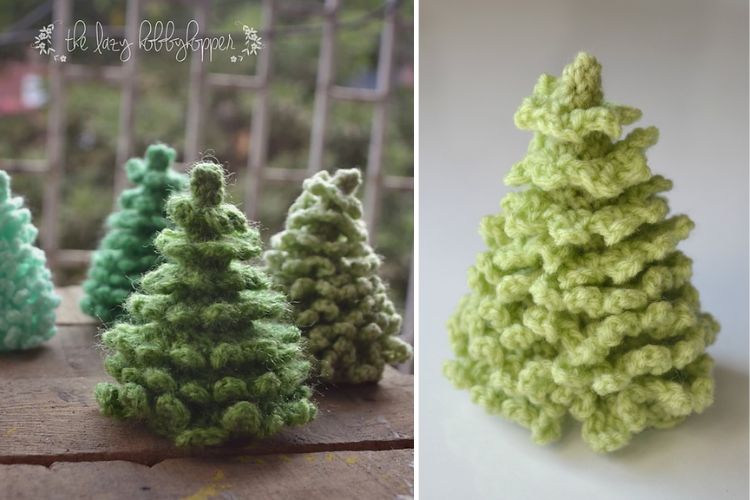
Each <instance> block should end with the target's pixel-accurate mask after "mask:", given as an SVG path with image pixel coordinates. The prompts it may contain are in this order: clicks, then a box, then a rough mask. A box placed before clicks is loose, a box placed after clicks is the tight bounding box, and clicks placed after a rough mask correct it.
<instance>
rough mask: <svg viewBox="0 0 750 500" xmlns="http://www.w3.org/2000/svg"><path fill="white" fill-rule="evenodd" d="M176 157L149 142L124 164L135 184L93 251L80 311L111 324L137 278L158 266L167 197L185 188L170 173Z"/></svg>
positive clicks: (181, 176)
mask: <svg viewBox="0 0 750 500" xmlns="http://www.w3.org/2000/svg"><path fill="white" fill-rule="evenodd" d="M175 156H176V153H175V150H174V149H172V148H170V147H169V146H167V145H165V144H152V145H151V146H149V147H148V149H147V150H146V157H145V158H144V159H141V158H131V159H130V160H128V161H127V163H126V164H125V169H126V170H127V175H128V179H130V182H132V183H133V184H135V185H136V187H134V188H132V189H127V190H125V191H123V193H122V194H121V195H120V199H119V200H118V201H119V205H120V210H119V211H117V212H115V213H113V214H112V215H110V216H109V218H108V219H107V228H108V232H107V234H106V236H105V237H104V239H102V241H101V243H100V244H99V249H98V250H97V251H96V252H95V253H94V256H93V259H92V261H91V267H90V268H89V272H88V279H87V280H86V281H85V282H84V283H83V290H84V292H85V295H84V297H83V299H82V300H81V309H82V310H83V312H85V313H86V314H89V315H91V316H94V317H96V318H99V319H100V320H101V321H102V322H104V323H111V322H113V321H114V320H115V319H117V318H118V317H120V316H121V315H122V314H123V312H124V308H123V306H124V304H125V300H126V299H127V298H128V295H130V294H131V293H132V292H133V290H134V286H135V285H136V284H137V283H138V280H139V279H140V277H141V276H142V275H143V274H144V273H145V272H146V271H149V270H151V269H153V268H154V267H155V266H156V265H157V264H158V263H159V255H158V254H157V253H156V250H155V249H154V243H153V241H154V237H156V234H157V233H158V232H159V231H161V230H162V229H164V228H165V227H167V225H168V221H167V218H166V214H165V206H166V203H167V198H168V197H169V195H170V194H171V193H172V192H175V191H180V190H182V189H183V188H184V187H185V185H186V184H187V177H186V176H185V175H184V174H181V173H179V172H176V171H175V170H173V169H172V163H173V162H174V159H175Z"/></svg>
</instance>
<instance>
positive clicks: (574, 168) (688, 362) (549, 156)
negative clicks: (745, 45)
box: [445, 53, 719, 452]
mask: <svg viewBox="0 0 750 500" xmlns="http://www.w3.org/2000/svg"><path fill="white" fill-rule="evenodd" d="M600 74H601V67H600V65H599V63H598V62H597V61H596V59H594V58H593V57H592V56H590V55H588V54H585V53H582V54H579V55H578V57H577V58H576V59H575V61H574V62H573V63H572V64H570V65H569V66H567V67H566V68H565V69H564V71H563V73H562V76H561V77H560V78H555V77H552V76H549V75H543V76H542V77H541V78H540V79H539V82H538V83H537V85H536V87H535V89H534V93H533V95H532V96H530V97H528V98H527V99H525V100H524V101H523V104H522V105H521V107H520V108H519V109H518V111H517V113H516V115H515V122H516V126H517V127H519V128H521V129H526V130H533V131H534V138H533V140H532V141H531V144H530V146H529V149H528V154H527V156H526V157H525V158H524V159H523V160H521V161H520V162H519V163H517V164H516V165H514V166H513V168H512V169H511V171H510V173H509V174H508V176H507V177H506V179H505V180H506V183H507V184H508V185H510V186H521V185H528V186H529V188H528V189H526V190H523V191H518V192H512V193H510V194H508V195H507V196H506V197H505V198H504V199H503V200H502V203H501V205H502V213H501V214H499V215H494V216H489V217H486V218H485V219H484V220H483V221H482V224H481V228H480V232H481V234H482V236H483V238H484V240H485V242H486V244H487V247H488V249H487V250H486V251H485V252H483V253H481V254H480V255H479V256H478V258H477V261H476V264H475V265H474V267H473V268H471V270H470V272H469V285H470V287H471V290H472V291H471V293H469V294H468V295H467V296H465V297H464V298H463V299H462V300H461V302H460V304H459V306H458V310H457V311H456V313H455V315H454V316H453V317H452V319H451V320H450V322H449V325H448V327H449V332H450V339H451V342H452V345H453V349H454V351H455V353H456V359H455V360H453V361H450V362H448V363H447V364H446V367H445V372H446V375H447V376H448V378H449V379H451V380H452V381H453V382H454V383H455V385H456V386H458V387H459V388H465V389H469V390H470V391H471V395H472V398H473V400H474V401H475V402H477V403H479V404H481V405H483V406H484V407H485V408H486V409H487V410H488V411H489V412H491V413H497V414H500V415H502V416H504V417H506V418H509V419H511V420H514V421H516V422H518V423H520V424H521V425H524V426H526V427H528V428H530V429H531V432H532V437H533V439H534V440H535V441H536V442H538V443H547V442H550V441H554V440H557V439H558V438H559V437H560V435H561V432H562V424H563V422H564V420H565V419H566V416H567V415H568V414H569V415H571V416H572V417H573V418H574V419H576V420H578V421H580V422H582V435H583V438H584V440H585V441H586V442H587V443H588V444H589V446H591V447H592V448H593V449H594V450H596V451H602V452H609V451H613V450H616V449H618V448H620V447H622V446H624V445H626V444H627V443H628V442H629V440H630V438H631V436H633V435H634V434H636V433H638V432H641V431H643V430H644V429H646V428H649V427H656V428H666V427H671V426H674V425H676V424H677V423H679V422H681V421H682V420H683V419H685V417H687V416H688V415H689V414H691V413H692V412H701V411H703V410H704V409H705V408H706V407H707V406H709V405H710V404H711V402H712V399H713V395H712V394H713V380H712V377H711V373H710V372H711V366H712V360H711V358H710V357H709V356H708V355H707V354H706V353H705V349H706V346H707V345H709V344H711V343H712V342H713V341H714V339H715V337H716V334H717V332H718V330H719V326H718V324H717V323H716V321H714V319H713V318H712V317H711V316H710V315H708V314H706V313H703V312H701V309H700V304H699V301H698V292H697V291H696V289H695V288H693V286H692V285H691V283H690V278H691V273H692V270H691V261H690V259H689V258H688V257H686V256H685V255H683V253H682V252H680V251H678V250H676V246H677V244H678V242H679V241H680V240H683V239H685V238H686V237H687V236H688V233H689V231H690V230H691V229H692V227H693V223H692V222H691V220H690V219H689V218H688V217H687V216H685V215H676V216H671V217H668V216H667V214H668V211H669V208H668V205H667V200H666V199H665V198H664V197H662V196H659V193H661V192H664V191H667V190H669V189H670V188H671V187H672V183H671V182H670V181H669V180H667V179H665V178H664V177H662V176H659V175H652V173H651V171H650V169H649V167H648V165H647V163H646V155H645V150H646V148H647V147H649V146H651V145H653V144H655V143H656V141H657V129H655V128H653V127H649V128H636V129H634V130H632V131H631V132H630V133H629V134H627V135H626V136H625V137H624V138H622V139H620V135H621V131H622V127H623V125H627V124H630V123H633V122H634V121H636V120H637V119H638V118H640V115H641V113H640V111H639V110H637V109H634V108H630V107H626V106H619V105H615V104H612V103H609V102H606V101H604V100H603V94H602V87H601V76H600Z"/></svg>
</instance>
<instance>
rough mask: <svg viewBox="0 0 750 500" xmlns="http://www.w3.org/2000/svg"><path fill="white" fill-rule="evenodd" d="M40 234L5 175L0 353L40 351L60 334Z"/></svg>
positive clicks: (0, 199) (0, 219)
mask: <svg viewBox="0 0 750 500" xmlns="http://www.w3.org/2000/svg"><path fill="white" fill-rule="evenodd" d="M36 236H37V229H36V227H34V225H33V224H32V223H31V212H29V209H28V208H26V207H24V203H23V198H21V197H20V196H11V191H10V176H8V174H6V173H5V172H4V171H2V170H0V351H13V350H17V349H29V348H32V347H35V346H37V345H39V344H41V343H42V342H44V341H45V340H47V339H49V338H50V337H52V336H53V335H54V334H55V308H56V307H57V306H58V305H59V304H60V298H59V297H58V296H57V295H55V290H54V285H53V284H52V276H51V274H50V271H49V269H48V268H47V265H46V258H45V255H44V252H43V251H42V250H40V249H39V248H37V247H35V246H34V240H36Z"/></svg>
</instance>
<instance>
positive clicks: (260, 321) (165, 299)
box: [95, 163, 316, 446]
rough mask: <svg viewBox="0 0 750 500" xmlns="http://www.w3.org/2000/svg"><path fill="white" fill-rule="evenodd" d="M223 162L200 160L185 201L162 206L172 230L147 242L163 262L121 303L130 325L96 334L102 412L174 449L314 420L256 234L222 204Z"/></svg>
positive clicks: (301, 362) (304, 365)
mask: <svg viewBox="0 0 750 500" xmlns="http://www.w3.org/2000/svg"><path fill="white" fill-rule="evenodd" d="M224 192H225V186H224V174H223V170H222V168H221V166H219V165H216V164H212V163H200V164H197V165H196V166H195V167H194V168H193V169H192V171H191V173H190V194H175V195H173V196H172V197H171V198H170V199H169V202H168V214H169V217H170V219H171V220H172V221H174V223H175V224H176V228H175V229H169V228H168V229H164V230H163V231H162V232H161V233H160V234H159V235H158V236H157V238H156V242H155V244H156V248H157V250H158V251H159V252H160V253H161V254H162V255H164V256H165V258H166V262H165V263H163V264H161V265H160V266H159V267H158V268H157V269H155V270H153V271H151V272H149V273H148V274H146V275H145V276H144V277H143V279H142V280H141V283H140V288H139V290H138V291H137V292H136V293H134V294H132V295H131V296H130V298H129V299H128V301H127V305H126V309H127V312H128V317H127V320H126V321H124V322H121V323H117V324H115V326H113V327H112V328H111V329H110V330H109V331H107V332H105V333H104V334H103V336H102V340H103V342H104V345H105V346H106V347H107V348H108V349H109V350H110V352H111V354H110V355H109V356H108V357H107V358H106V360H105V368H106V370H107V372H108V373H110V374H111V375H112V376H113V377H114V378H115V379H117V381H118V382H119V384H111V383H101V384H98V385H97V386H96V390H95V394H96V400H97V401H98V403H99V406H100V407H101V410H102V412H103V413H104V414H105V415H110V416H114V417H117V418H128V419H137V420H142V421H145V422H146V423H147V424H148V425H149V426H150V427H151V428H152V429H153V430H154V431H155V432H157V433H159V434H161V435H164V436H167V437H169V438H170V439H172V440H174V442H175V443H176V444H177V445H180V446H188V445H190V446H203V445H215V444H219V443H222V442H224V441H226V440H227V439H229V438H230V437H232V436H255V437H262V436H268V435H271V434H274V433H275V432H277V431H279V430H280V429H281V428H282V427H283V426H285V425H300V424H304V423H306V422H308V421H310V420H312V419H313V417H314V416H315V413H316V409H315V406H314V405H313V403H312V402H310V400H309V398H310V396H311V392H312V391H311V389H310V388H309V387H307V386H306V385H304V382H305V380H306V379H307V377H308V374H309V370H310V363H309V361H307V360H306V358H305V355H304V352H303V351H304V350H303V347H302V344H301V336H300V332H299V330H298V329H297V328H296V327H295V326H293V325H291V324H289V323H287V322H286V321H285V317H287V316H288V304H287V302H286V299H285V298H284V296H283V295H282V294H280V293H278V292H275V291H273V290H271V289H270V280H269V279H268V278H267V277H266V275H265V274H264V273H263V272H262V271H260V270H259V269H258V268H256V267H253V266H251V265H248V264H245V263H242V262H241V261H247V260H250V259H254V258H257V257H258V256H259V255H260V253H261V241H260V237H259V236H258V231H256V230H255V229H252V228H250V227H248V224H247V220H246V219H245V216H244V215H243V214H242V212H240V211H239V210H238V209H237V208H236V207H234V206H233V205H230V204H227V203H224Z"/></svg>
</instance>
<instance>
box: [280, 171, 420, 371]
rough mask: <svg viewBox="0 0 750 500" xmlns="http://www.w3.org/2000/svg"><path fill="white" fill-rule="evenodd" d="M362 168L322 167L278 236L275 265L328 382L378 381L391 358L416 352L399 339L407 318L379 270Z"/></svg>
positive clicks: (399, 358)
mask: <svg viewBox="0 0 750 500" xmlns="http://www.w3.org/2000/svg"><path fill="white" fill-rule="evenodd" d="M361 183H362V177H361V175H360V173H359V170H357V169H349V170H338V171H337V172H336V173H335V174H334V175H333V176H331V175H330V174H329V173H328V172H325V171H323V172H318V173H317V174H315V175H314V176H312V177H311V178H309V179H307V180H306V181H305V182H304V184H303V191H302V194H301V195H300V196H299V198H297V200H296V201H295V202H294V204H292V206H291V207H290V208H289V214H288V216H287V220H286V226H285V230H284V231H282V232H280V233H278V234H276V235H274V236H273V238H271V249H270V250H268V251H266V254H265V260H266V263H267V265H268V269H269V271H270V273H271V275H272V277H273V278H274V280H275V282H276V283H277V284H278V285H279V287H280V288H282V289H283V290H285V291H286V292H287V294H288V295H289V298H290V299H291V301H292V303H293V304H294V306H295V310H296V314H297V316H296V324H297V326H299V327H300V328H301V329H302V332H303V334H304V335H305V336H306V337H307V338H308V339H309V342H308V349H309V350H310V352H311V353H312V354H313V355H314V356H315V357H316V358H317V359H318V360H319V367H318V368H319V376H320V378H321V379H322V380H324V381H327V382H343V383H352V384H359V383H365V382H376V381H378V380H380V378H381V377H382V376H383V370H384V368H385V365H386V363H399V362H403V361H406V360H407V359H409V357H410V356H411V347H410V346H409V345H408V344H407V343H405V342H403V341H402V340H401V339H399V338H398V337H397V336H396V335H398V333H399V331H400V328H401V317H400V316H399V315H398V314H397V313H396V310H395V308H394V307H393V303H392V302H391V301H390V299H389V298H388V295H387V291H386V286H385V284H384V283H383V281H382V280H381V279H380V277H379V276H378V269H379V267H380V258H379V257H378V256H377V255H375V252H374V251H373V250H372V247H370V245H369V244H368V242H367V236H368V235H367V228H366V227H365V224H364V222H363V221H362V204H361V203H360V201H359V200H358V199H357V197H356V194H355V193H356V191H357V189H358V188H359V186H360V184H361Z"/></svg>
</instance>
